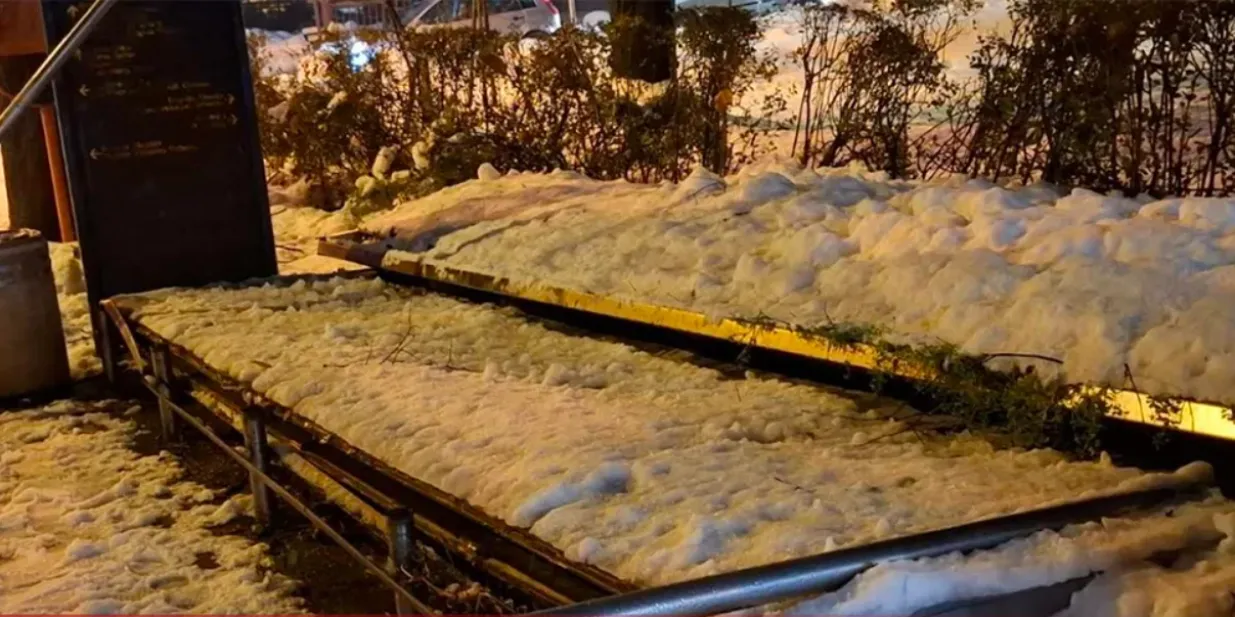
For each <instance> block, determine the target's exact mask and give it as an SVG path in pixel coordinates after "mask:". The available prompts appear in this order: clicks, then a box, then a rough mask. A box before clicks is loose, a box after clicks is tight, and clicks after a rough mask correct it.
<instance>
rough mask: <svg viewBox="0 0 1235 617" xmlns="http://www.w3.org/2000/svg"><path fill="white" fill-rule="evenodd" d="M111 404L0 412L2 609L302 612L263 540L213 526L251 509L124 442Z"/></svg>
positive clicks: (125, 426)
mask: <svg viewBox="0 0 1235 617" xmlns="http://www.w3.org/2000/svg"><path fill="white" fill-rule="evenodd" d="M117 408H118V409H120V410H123V409H124V408H125V407H124V405H122V404H118V403H78V402H59V403H55V404H52V405H50V406H47V407H43V408H39V409H31V410H25V411H7V412H4V413H0V613H3V614H16V613H36V614H57V613H59V614H64V613H93V614H98V613H111V614H115V613H120V614H139V613H140V614H171V613H231V614H243V613H249V614H253V613H273V614H287V613H294V612H300V610H301V609H300V602H299V600H297V599H295V598H294V597H293V596H292V595H291V592H292V587H293V584H292V582H291V581H289V580H287V579H285V578H283V577H281V576H279V575H277V574H272V573H269V572H267V571H266V564H267V561H268V558H267V556H266V547H265V546H264V545H261V544H254V543H252V542H250V541H249V540H246V539H244V538H240V537H237V536H229V535H216V534H214V533H212V532H211V530H210V528H211V527H213V526H216V525H220V524H223V523H226V522H227V521H228V520H230V519H232V518H233V517H235V516H236V515H237V514H240V513H242V512H244V510H245V508H247V507H248V505H247V501H248V498H247V497H243V496H240V497H234V498H231V499H228V500H225V501H222V503H220V500H219V499H218V498H216V495H215V493H214V491H212V490H210V489H207V488H204V487H202V486H200V485H197V484H194V483H192V482H187V481H183V480H182V479H181V471H180V468H179V467H178V466H177V464H176V462H175V460H174V459H173V458H172V457H171V455H169V454H166V453H164V454H161V455H159V456H140V455H138V454H136V453H134V452H133V451H132V450H130V449H129V447H128V444H129V443H130V441H131V440H132V438H133V435H134V431H135V430H136V427H135V426H134V425H133V423H132V422H131V421H129V420H127V419H124V418H121V417H119V416H118V414H115V413H109V409H111V410H115V409H117Z"/></svg>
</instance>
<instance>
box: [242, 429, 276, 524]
mask: <svg viewBox="0 0 1235 617" xmlns="http://www.w3.org/2000/svg"><path fill="white" fill-rule="evenodd" d="M244 443H245V446H246V447H247V449H248V451H249V460H250V461H251V462H252V463H253V468H254V469H256V470H258V471H260V472H261V473H264V474H269V473H270V444H269V442H268V441H267V440H266V425H265V424H263V423H262V419H261V418H260V417H259V416H258V415H257V412H255V411H252V410H247V409H246V410H245V411H244ZM249 491H250V492H251V493H253V512H254V514H256V516H257V520H258V522H259V523H261V524H262V525H263V526H269V525H270V524H271V523H272V522H273V520H274V519H273V516H272V515H273V512H272V511H271V507H270V506H271V504H270V490H269V489H268V488H266V485H265V484H263V483H262V479H261V478H260V477H258V475H257V474H256V473H254V472H249Z"/></svg>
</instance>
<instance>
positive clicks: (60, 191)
mask: <svg viewBox="0 0 1235 617" xmlns="http://www.w3.org/2000/svg"><path fill="white" fill-rule="evenodd" d="M39 120H41V121H42V123H43V145H44V147H45V148H47V164H48V167H50V169H51V190H52V194H53V195H54V196H55V200H56V220H57V222H59V223H60V241H61V242H73V241H75V240H77V232H76V228H75V227H74V225H73V201H72V200H71V199H70V198H69V181H68V179H66V178H65V177H64V156H63V155H61V153H60V127H59V126H58V125H57V124H56V108H55V107H54V106H52V105H40V106H39Z"/></svg>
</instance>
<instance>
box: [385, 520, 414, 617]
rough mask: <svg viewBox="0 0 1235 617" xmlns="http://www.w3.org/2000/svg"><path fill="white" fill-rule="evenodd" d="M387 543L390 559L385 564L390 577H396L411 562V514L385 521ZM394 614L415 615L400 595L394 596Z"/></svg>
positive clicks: (412, 608) (411, 607) (412, 607)
mask: <svg viewBox="0 0 1235 617" xmlns="http://www.w3.org/2000/svg"><path fill="white" fill-rule="evenodd" d="M386 526H387V530H386V535H387V536H388V537H387V541H388V542H389V543H390V557H389V561H388V562H387V564H386V567H387V569H388V570H389V571H390V575H391V576H398V575H399V572H401V571H403V569H404V568H406V567H407V566H408V564H409V563H411V560H412V514H411V512H407V511H404V512H400V513H398V514H396V515H394V516H391V517H389V518H388V519H387V522H386ZM395 614H398V615H417V614H420V613H418V612H417V611H416V607H415V606H413V605H411V604H408V602H407V600H406V599H405V598H404V597H403V595H402V594H397V593H396V594H395Z"/></svg>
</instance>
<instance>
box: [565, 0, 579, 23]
mask: <svg viewBox="0 0 1235 617" xmlns="http://www.w3.org/2000/svg"><path fill="white" fill-rule="evenodd" d="M566 8H567V11H568V14H569V15H570V25H572V26H577V25H579V19H578V17H577V15H576V13H575V0H566Z"/></svg>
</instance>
